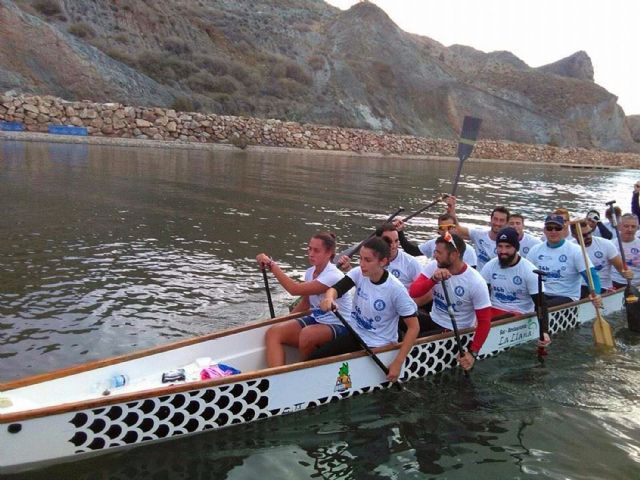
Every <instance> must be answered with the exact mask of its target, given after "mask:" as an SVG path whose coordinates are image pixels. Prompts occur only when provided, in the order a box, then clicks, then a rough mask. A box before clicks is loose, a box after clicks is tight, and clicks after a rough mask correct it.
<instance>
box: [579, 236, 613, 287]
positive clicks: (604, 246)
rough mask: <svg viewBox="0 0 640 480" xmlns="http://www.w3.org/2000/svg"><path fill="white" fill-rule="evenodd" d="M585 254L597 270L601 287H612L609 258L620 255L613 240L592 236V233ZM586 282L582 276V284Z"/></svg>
mask: <svg viewBox="0 0 640 480" xmlns="http://www.w3.org/2000/svg"><path fill="white" fill-rule="evenodd" d="M587 254H588V255H589V260H591V263H593V266H594V267H595V269H596V270H597V271H598V276H599V277H600V286H601V287H602V288H611V287H613V284H612V283H611V260H613V259H614V258H616V257H617V256H618V255H620V254H619V253H618V249H617V248H616V246H615V245H614V244H613V242H611V241H610V240H607V239H606V238H602V237H594V236H593V235H592V236H591V245H589V246H588V247H587ZM614 270H615V269H614ZM586 284H587V282H585V280H584V278H583V279H582V285H586ZM597 293H600V292H597Z"/></svg>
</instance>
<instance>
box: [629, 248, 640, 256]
mask: <svg viewBox="0 0 640 480" xmlns="http://www.w3.org/2000/svg"><path fill="white" fill-rule="evenodd" d="M639 251H640V250H638V249H637V248H636V247H632V248H631V253H633V254H634V255H635V254H636V253H638V252H639Z"/></svg>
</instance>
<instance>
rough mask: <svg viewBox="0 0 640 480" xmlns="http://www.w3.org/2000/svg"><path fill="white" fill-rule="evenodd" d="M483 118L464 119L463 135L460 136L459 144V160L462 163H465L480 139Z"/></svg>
mask: <svg viewBox="0 0 640 480" xmlns="http://www.w3.org/2000/svg"><path fill="white" fill-rule="evenodd" d="M481 123H482V119H481V118H476V117H464V121H463V122H462V133H461V134H460V143H458V158H459V159H460V161H461V162H464V161H465V160H466V159H467V158H469V155H471V152H473V147H474V145H475V144H476V139H477V138H478V132H480V124H481Z"/></svg>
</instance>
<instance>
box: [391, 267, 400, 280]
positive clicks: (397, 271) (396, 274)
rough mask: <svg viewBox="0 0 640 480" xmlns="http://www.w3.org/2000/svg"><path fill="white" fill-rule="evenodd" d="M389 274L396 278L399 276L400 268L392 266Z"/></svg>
mask: <svg viewBox="0 0 640 480" xmlns="http://www.w3.org/2000/svg"><path fill="white" fill-rule="evenodd" d="M391 275H393V276H394V277H396V278H400V270H398V269H397V268H394V269H393V270H391Z"/></svg>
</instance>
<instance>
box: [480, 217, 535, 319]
mask: <svg viewBox="0 0 640 480" xmlns="http://www.w3.org/2000/svg"><path fill="white" fill-rule="evenodd" d="M496 249H497V251H498V256H497V257H496V258H492V259H491V260H489V262H488V263H487V264H486V265H485V266H484V268H483V269H482V272H480V273H481V275H482V277H483V278H484V280H485V282H487V284H488V285H489V292H490V294H491V305H493V307H492V310H493V313H492V316H493V317H494V318H495V317H496V316H501V315H506V314H519V313H533V312H534V311H535V308H536V305H538V302H539V298H538V293H539V292H538V276H537V275H536V274H535V273H534V272H533V271H534V270H535V269H536V267H535V265H534V264H532V263H531V262H530V261H529V260H527V259H526V258H522V257H521V256H520V253H519V249H520V242H519V240H518V232H517V231H516V230H515V229H514V228H511V227H505V228H503V229H501V230H500V231H499V232H498V237H497V238H496Z"/></svg>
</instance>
